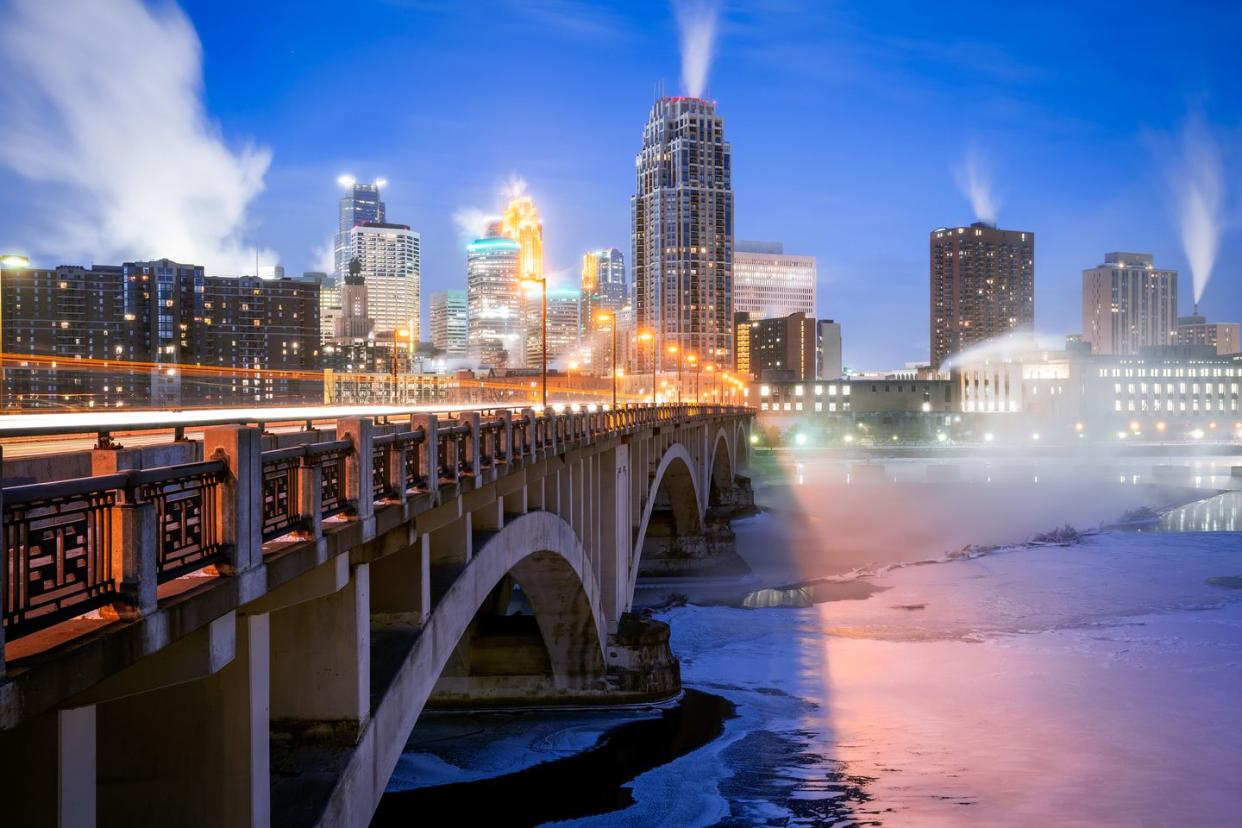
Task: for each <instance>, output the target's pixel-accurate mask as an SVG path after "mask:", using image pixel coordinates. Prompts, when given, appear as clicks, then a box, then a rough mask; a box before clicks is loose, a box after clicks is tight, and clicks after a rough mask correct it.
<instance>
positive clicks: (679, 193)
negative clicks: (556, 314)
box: [630, 98, 733, 370]
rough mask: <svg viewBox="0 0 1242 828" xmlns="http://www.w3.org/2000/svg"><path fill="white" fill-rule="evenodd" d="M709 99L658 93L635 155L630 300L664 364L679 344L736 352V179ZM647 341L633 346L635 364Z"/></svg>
mask: <svg viewBox="0 0 1242 828" xmlns="http://www.w3.org/2000/svg"><path fill="white" fill-rule="evenodd" d="M731 168H732V162H731V149H730V147H729V143H728V142H727V141H725V139H724V120H723V119H722V118H721V117H720V116H719V115H717V114H716V104H715V103H714V102H712V101H707V100H703V99H701V98H661V99H660V100H658V101H656V102H655V104H654V105H653V106H652V107H651V115H650V118H649V119H648V121H647V126H646V127H645V128H644V129H643V145H642V150H641V151H640V152H639V153H638V155H637V157H636V158H635V172H636V179H637V181H636V187H635V191H634V197H633V198H632V199H631V202H630V206H631V210H632V215H631V225H632V231H633V244H634V251H633V257H632V262H633V268H634V299H635V312H636V315H637V323H638V325H639V327H640V328H645V329H650V330H651V331H653V332H654V333H655V337H656V339H655V349H654V350H655V351H656V352H658V353H660V354H661V355H663V362H662V365H663V367H664V368H666V369H669V368H672V367H675V366H676V364H677V359H678V358H677V357H676V356H675V355H670V354H669V353H668V348H669V346H672V345H676V346H678V347H679V348H680V349H681V350H682V351H683V352H685V353H696V352H697V353H699V354H709V353H710V354H718V355H719V357H720V358H721V361H723V362H725V363H726V364H729V363H731V362H732V353H733V184H732V170H731ZM652 352H653V349H651V348H644V349H640V354H641V356H640V367H641V368H642V369H643V370H648V369H649V368H650V366H651V361H650V360H651V355H652Z"/></svg>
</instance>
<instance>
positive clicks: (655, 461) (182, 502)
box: [0, 406, 749, 825]
mask: <svg viewBox="0 0 1242 828" xmlns="http://www.w3.org/2000/svg"><path fill="white" fill-rule="evenodd" d="M404 417H405V415H402V419H401V421H400V422H396V423H394V422H391V421H389V419H388V418H387V417H385V418H384V421H383V422H378V423H377V421H376V418H373V417H368V416H356V417H349V418H342V419H340V420H337V421H336V423H335V427H334V428H333V427H331V426H320V427H319V428H318V429H310V430H307V431H302V432H298V433H296V434H293V433H280V434H270V435H264V434H263V432H262V428H261V427H258V426H254V425H243V424H235V425H213V426H210V427H208V428H206V429H205V431H204V434H203V439H202V441H201V444H197V443H189V442H184V441H181V442H179V443H178V444H177V445H178V448H177V452H179V454H178V455H177V456H178V457H184V459H185V462H186V463H187V464H188V465H183V466H180V465H173V466H171V467H168V468H143V465H144V458H149V457H152V456H154V455H153V454H152V452H150V451H149V450H144V452H135V451H131V450H128V449H124V448H110V449H98V450H96V451H94V452H92V453H91V468H92V469H93V470H96V471H97V474H98V476H97V478H93V479H95V480H98V481H101V482H106V484H107V486H111V487H112V488H111V489H107V486H105V491H104V494H107V493H108V492H111V493H112V494H111V495H110V497H111V498H112V499H111V500H108V499H106V498H103V497H102V495H100V494H99V493H98V492H95V489H94V488H92V486H91V485H90V482H89V481H87V482H85V483H84V482H81V481H66V482H65V483H64V484H52V483H49V484H38V485H39V486H40V487H46V494H47V496H48V497H49V498H50V497H54V496H57V492H60V493H61V495H64V494H65V493H66V492H80V493H82V494H73V495H72V497H81V498H88V499H89V498H96V500H98V503H100V504H103V505H98V506H91V508H92V509H95V510H96V511H95V512H86V511H83V512H82V514H83V515H88V516H89V515H94V514H96V513H100V514H103V515H105V516H106V519H107V523H106V525H107V527H108V531H107V532H106V533H104V534H105V535H106V544H107V546H106V550H102V551H106V553H107V555H106V556H105V557H106V559H107V560H108V562H109V563H108V566H109V569H108V570H107V572H106V573H104V581H105V583H104V585H103V586H104V587H106V588H107V589H106V590H105V591H104V592H103V593H102V598H101V599H99V600H102V601H103V603H102V604H101V605H100V606H101V613H102V616H103V617H102V618H101V619H98V620H96V621H92V622H89V625H88V626H86V627H83V630H84V631H85V632H86V634H85V635H84V636H83V637H82V638H81V639H79V640H73V639H72V637H69V638H66V637H65V635H64V633H63V632H57V630H58V629H59V628H51V629H49V630H48V633H49V635H48V636H47V637H46V641H44V638H45V637H44V635H43V633H42V632H40V631H39V630H38V629H37V627H38V625H39V623H40V622H38V620H37V618H36V619H35V620H30V619H26V620H24V621H23V622H22V623H23V624H24V626H23V627H22V628H21V630H22V634H21V635H19V636H17V637H16V638H14V636H13V635H11V634H10V635H8V646H7V651H8V656H9V662H8V667H9V670H8V672H0V802H4V803H5V807H6V812H7V813H11V814H15V815H17V816H18V817H20V819H19V821H18V822H17V823H15V824H23V825H26V824H30V825H38V824H52V823H55V822H59V823H60V824H70V823H72V824H81V825H89V824H92V821H93V820H95V819H98V821H100V822H104V823H109V824H111V823H121V822H124V823H125V824H129V825H144V824H169V823H170V822H176V823H178V824H185V825H225V824H227V825H268V824H272V823H276V824H359V825H361V824H365V823H366V822H367V821H368V820H369V819H370V814H371V811H372V809H373V808H374V807H375V804H376V802H377V801H378V797H379V796H380V795H381V793H382V791H383V785H384V782H385V780H386V779H387V778H388V776H389V775H390V774H391V772H392V769H393V765H394V764H395V762H396V757H397V756H399V754H400V750H401V746H402V745H403V744H404V741H405V739H406V737H407V736H408V733H409V728H410V727H411V726H412V724H413V722H414V721H415V720H416V719H417V717H418V715H419V711H421V710H422V709H423V707H424V705H428V704H432V705H436V704H447V705H454V704H473V703H487V704H507V703H522V704H526V703H535V702H539V701H551V702H556V703H574V702H575V701H590V702H593V703H598V702H600V701H609V700H612V701H622V702H631V701H636V700H644V699H647V700H649V699H652V698H656V697H659V696H661V695H662V694H663V695H667V694H671V693H675V692H676V691H677V686H676V682H677V674H678V672H677V664H676V660H675V659H674V658H673V657H672V655H671V653H670V651H669V650H668V644H667V633H665V634H663V635H661V634H659V633H658V631H656V632H655V633H650V634H649V633H644V632H641V631H640V632H639V633H636V632H635V627H634V625H635V624H637V625H639V627H640V628H641V626H642V624H643V623H647V622H641V621H637V620H634V621H632V622H628V621H625V619H627V618H629V617H630V616H627V614H626V613H627V611H628V609H629V607H630V604H631V601H632V599H633V594H634V588H635V583H636V581H637V578H638V576H639V572H640V569H642V568H643V567H644V566H650V567H653V568H654V569H655V570H656V571H670V572H681V571H683V570H685V571H697V570H698V569H701V568H704V567H707V566H708V565H709V564H712V562H713V561H715V560H716V559H718V558H724V557H727V554H725V553H726V552H727V551H728V550H727V549H726V548H725V547H726V546H727V545H728V544H727V541H728V540H729V539H730V538H731V534H729V533H725V534H720V536H719V537H717V536H715V535H711V533H710V532H709V529H711V527H712V526H716V525H718V524H719V522H720V521H721V520H723V521H725V522H726V523H727V514H728V513H729V510H731V509H733V508H735V507H739V506H745V505H746V503H747V502H748V492H749V490H748V487H747V486H746V484H745V481H744V479H742V478H737V477H736V473H737V468H738V465H739V464H743V463H744V462H745V457H746V449H747V446H746V444H745V443H746V439H747V436H748V428H749V413H748V412H746V411H745V410H738V409H725V408H714V407H710V406H703V407H684V406H683V407H681V408H680V409H678V408H675V407H660V408H657V409H651V408H650V407H634V408H626V409H624V410H621V411H594V412H593V411H568V412H562V413H559V414H558V413H556V412H554V411H552V410H551V409H546V410H543V411H541V412H539V413H538V414H536V413H535V412H534V411H533V410H531V409H523V410H521V411H517V412H514V411H508V410H504V411H499V412H489V413H483V412H475V411H471V412H461V413H459V414H457V415H456V416H455V417H452V418H448V417H444V416H439V415H434V414H428V413H422V412H412V413H410V414H409V419H408V421H407V420H405V419H404ZM118 431H119V429H118ZM265 444H266V446H267V447H268V450H267V451H266V452H264V448H265ZM377 458H378V461H379V471H380V473H379V474H378V475H377V474H376V467H375V463H376V460H377ZM204 461H206V462H204ZM181 469H184V470H185V471H184V479H183V477H182V476H181V475H182V474H183V473H182V472H181V471H180V470H181ZM338 470H339V472H340V474H339V479H337V477H338V475H337V472H338ZM329 474H330V475H331V476H332V483H331V485H330V482H329V480H328V475H329ZM191 484H193V485H191ZM334 486H335V489H334V488H333V487H334ZM96 488H97V487H96ZM6 491H7V490H6ZM12 491H13V493H14V494H13V503H14V504H15V508H18V506H20V505H21V504H28V503H38V502H39V501H38V500H37V496H38V495H39V493H40V492H41V491H44V489H43V488H37V489H31V488H30V487H21V490H20V492H19V490H18V489H14V490H12ZM72 497H71V498H70V500H69V501H66V502H69V503H70V504H71V505H72V502H75V501H72ZM186 498H189V500H188V501H187V500H186ZM340 498H343V503H342V504H339V505H334V503H336V501H337V500H338V499H340ZM5 502H6V499H5V493H4V492H0V508H3V506H4V503H5ZM56 502H60V501H56ZM83 502H86V501H83ZM95 502H96V501H95V500H91V501H90V503H95ZM187 502H188V503H190V504H191V505H190V506H187V505H186V504H187ZM191 507H193V508H191ZM83 508H85V507H83ZM195 508H197V509H198V511H195ZM99 510H103V511H102V512H99ZM161 510H162V511H161ZM4 514H5V520H6V524H7V522H8V521H9V520H10V515H13V516H17V515H20V514H21V512H20V509H18V510H17V511H13V510H10V509H5V512H4ZM74 514H77V513H74ZM722 515H723V517H722ZM161 516H162V517H161ZM14 519H17V518H16V517H14ZM74 519H78V518H74ZM82 519H87V518H82ZM160 521H162V522H163V524H164V525H159V523H160ZM713 521H715V523H713ZM6 528H7V527H6ZM200 532H201V534H199V533H200ZM718 534H719V533H718ZM726 534H727V535H728V537H726ZM7 537H10V533H8V532H7V531H6V538H7ZM170 539H171V540H170ZM216 539H218V541H219V545H218V546H214V545H212V546H210V548H209V549H207V550H206V552H204V555H205V557H203V558H202V564H203V566H204V567H205V568H204V569H203V571H202V572H200V573H197V574H194V575H193V577H192V578H185V577H183V574H182V573H183V570H184V569H185V568H186V567H187V566H189V567H192V566H193V565H194V563H193V562H191V563H190V564H182V563H180V559H178V560H177V561H172V562H170V563H167V564H164V567H165V568H164V569H163V570H161V569H160V567H161V563H160V561H161V557H160V556H161V554H162V553H161V551H160V550H161V549H166V548H168V549H171V551H172V552H173V553H178V554H179V553H180V551H181V549H182V547H185V548H188V549H193V548H195V544H196V543H200V542H203V543H211V544H214V543H215V540H216ZM90 551H91V550H86V552H88V553H89V552H90ZM21 553H22V550H20V549H8V548H6V556H9V557H10V558H11V557H12V556H13V555H18V554H21ZM208 553H210V554H208ZM163 554H168V553H167V552H166V553H163ZM7 559H8V558H6V560H7ZM191 561H193V559H191ZM6 570H7V567H0V591H2V589H3V586H4V580H3V579H4V578H6V577H7V575H6V574H5V573H6ZM166 573H167V574H166ZM204 576H207V577H204ZM212 576H214V577H212ZM109 590H110V591H109ZM8 612H9V609H8V607H7V605H6V619H7V618H8V615H7V613H8ZM56 617H57V618H59V617H60V616H56ZM623 622H625V623H628V624H630V626H629V627H626V630H627V632H626V634H625V635H621V634H620V630H621V629H622V627H623V626H624V624H623ZM72 623H73V624H81V623H85V622H82V621H80V620H75V621H73V622H72ZM32 627H33V628H35V630H34V631H33V632H30V631H29V630H31V629H32ZM2 634H3V633H2V632H0V635H2ZM3 643H4V638H3V637H0V644H3ZM4 665H5V662H3V661H0V670H2V669H3V667H4ZM373 681H375V682H376V684H375V686H372V682H373ZM96 756H99V757H103V756H124V757H125V761H124V762H119V763H118V762H108V763H104V762H96V761H95V757H96ZM31 757H36V758H37V761H31ZM311 766H314V767H315V768H317V769H318V770H317V771H316V772H314V773H306V774H302V773H300V772H299V770H300V769H303V768H308V767H311ZM32 792H39V793H38V794H37V798H34V796H35V794H33V793H32ZM14 802H16V803H18V805H16V806H13V807H10V804H11V803H14Z"/></svg>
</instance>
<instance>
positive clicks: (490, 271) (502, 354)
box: [466, 236, 523, 367]
mask: <svg viewBox="0 0 1242 828" xmlns="http://www.w3.org/2000/svg"><path fill="white" fill-rule="evenodd" d="M520 251H521V248H520V246H519V245H518V243H517V242H516V241H514V240H513V239H509V238H505V237H503V236H497V237H488V238H482V239H476V240H475V241H473V242H471V243H470V244H469V245H468V246H467V247H466V314H467V319H468V325H469V329H468V334H467V337H466V339H467V345H468V350H469V354H470V357H471V359H474V360H475V361H477V362H478V363H479V364H480V365H491V366H496V367H500V366H504V365H506V364H509V363H510V361H511V360H514V359H516V360H519V361H520V360H521V358H522V345H523V336H522V333H523V325H522V315H521V310H522V307H521V295H520V292H519V290H520V289H519V286H518V259H519V253H520Z"/></svg>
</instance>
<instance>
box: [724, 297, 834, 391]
mask: <svg viewBox="0 0 1242 828" xmlns="http://www.w3.org/2000/svg"><path fill="white" fill-rule="evenodd" d="M736 318H737V328H738V330H737V332H736V334H735V338H736V342H737V343H738V348H737V351H736V353H737V359H736V361H735V363H734V366H733V367H734V369H735V370H736V371H737V372H738V373H739V374H744V375H749V376H752V377H754V378H756V379H764V378H765V377H768V378H776V377H778V376H779V377H781V378H782V379H786V380H796V381H805V380H809V379H814V378H815V371H816V362H817V358H816V344H817V337H816V323H815V319H814V318H813V317H808V316H807V315H806V314H804V313H791V314H789V315H788V316H785V317H782V318H779V319H751V318H750V316H749V315H748V314H746V313H739V314H737V316H736ZM742 343H745V346H746V348H745V350H746V352H745V354H743V351H742Z"/></svg>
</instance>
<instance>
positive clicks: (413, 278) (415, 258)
mask: <svg viewBox="0 0 1242 828" xmlns="http://www.w3.org/2000/svg"><path fill="white" fill-rule="evenodd" d="M348 237H349V247H348V250H349V252H350V259H351V260H352V259H355V258H356V259H358V261H359V262H360V263H361V266H362V269H361V271H360V275H361V276H362V277H363V278H364V279H365V280H366V283H367V301H368V303H369V307H370V314H371V318H373V319H374V320H375V331H376V333H380V332H384V333H391V332H392V331H396V330H407V331H409V332H410V336H409V340H408V341H409V342H410V343H417V342H418V339H419V334H420V330H419V325H420V320H419V308H420V305H419V290H420V287H419V286H420V281H421V280H420V278H419V241H420V240H419V235H418V233H416V232H414V231H413V230H411V229H410V228H409V226H408V225H405V224H377V223H370V224H359V225H356V226H354V227H351V228H350V229H349V233H348ZM346 267H347V268H348V262H347V263H346Z"/></svg>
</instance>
